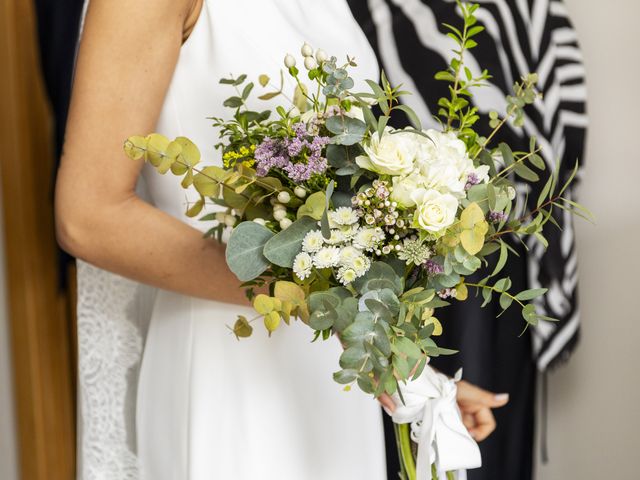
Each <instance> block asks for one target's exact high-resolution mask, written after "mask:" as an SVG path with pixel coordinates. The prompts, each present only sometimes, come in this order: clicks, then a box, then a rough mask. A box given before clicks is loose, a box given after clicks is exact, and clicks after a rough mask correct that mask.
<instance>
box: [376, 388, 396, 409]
mask: <svg viewBox="0 0 640 480" xmlns="http://www.w3.org/2000/svg"><path fill="white" fill-rule="evenodd" d="M378 401H379V402H380V403H381V404H382V406H383V407H384V408H385V409H387V410H388V411H389V412H391V413H393V412H394V411H395V409H396V404H395V402H394V401H393V399H392V398H391V397H390V396H389V395H387V394H386V393H383V394H382V395H380V396H379V397H378Z"/></svg>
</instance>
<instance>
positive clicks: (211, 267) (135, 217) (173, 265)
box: [57, 195, 247, 304]
mask: <svg viewBox="0 0 640 480" xmlns="http://www.w3.org/2000/svg"><path fill="white" fill-rule="evenodd" d="M96 210H97V211H96ZM86 211H87V212H89V211H90V212H92V213H91V215H90V216H89V215H86V216H84V215H83V217H84V218H78V216H77V215H76V216H75V218H74V215H73V214H71V215H68V214H67V215H65V212H64V211H59V212H58V216H57V230H58V238H59V241H60V244H61V245H62V247H63V248H64V249H65V250H67V251H69V252H70V253H71V254H72V255H75V256H77V257H78V258H81V259H83V260H86V261H88V262H89V263H92V264H94V265H96V266H98V267H100V268H104V269H105V270H109V271H112V272H114V273H117V274H120V275H123V276H125V277H128V278H132V279H134V280H137V281H140V282H143V283H146V284H150V285H153V286H156V287H159V288H162V289H166V290H172V291H175V292H179V293H183V294H186V295H190V296H194V297H200V298H205V299H210V300H219V301H225V302H230V303H238V304H246V303H247V300H246V298H245V296H244V293H243V290H242V289H240V288H239V286H240V282H239V281H238V280H237V279H236V278H235V276H234V275H233V273H231V272H230V271H229V269H228V268H227V265H226V262H225V257H224V245H222V244H220V243H219V242H217V241H215V240H212V239H205V238H203V236H202V233H201V232H200V231H198V230H196V229H194V228H192V227H190V226H189V225H187V224H186V223H183V222H181V221H180V220H177V219H175V218H173V217H171V216H170V215H168V214H166V213H165V212H163V211H161V210H159V209H157V208H155V207H153V206H151V205H149V204H147V203H145V202H144V201H142V200H141V199H139V198H138V197H137V196H134V195H132V196H130V197H129V198H127V199H125V200H123V201H122V202H119V203H118V204H115V205H108V206H107V205H105V206H100V207H96V208H95V209H93V208H87V209H86Z"/></svg>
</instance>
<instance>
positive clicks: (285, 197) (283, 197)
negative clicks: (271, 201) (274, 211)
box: [278, 192, 291, 203]
mask: <svg viewBox="0 0 640 480" xmlns="http://www.w3.org/2000/svg"><path fill="white" fill-rule="evenodd" d="M278 201H279V202H280V203H289V202H290V201H291V195H290V194H289V192H280V193H279V194H278Z"/></svg>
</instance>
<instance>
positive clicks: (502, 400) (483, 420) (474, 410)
mask: <svg viewBox="0 0 640 480" xmlns="http://www.w3.org/2000/svg"><path fill="white" fill-rule="evenodd" d="M457 400H458V407H460V412H461V413H462V422H463V423H464V426H465V427H467V430H469V433H470V434H471V436H472V437H473V438H474V439H475V440H477V441H478V442H481V441H482V440H484V439H485V438H487V437H488V436H489V435H491V433H492V432H493V431H494V430H495V429H496V420H495V418H494V417H493V413H492V412H491V410H492V409H494V408H499V407H504V406H505V405H506V404H507V403H508V402H509V395H508V394H506V393H502V394H495V393H491V392H489V391H487V390H483V389H482V388H480V387H477V386H475V385H473V384H471V383H469V382H467V381H465V380H461V381H459V382H458V395H457ZM378 401H379V402H380V403H381V404H382V406H383V407H384V408H385V409H386V410H388V411H389V412H391V413H393V411H394V410H395V408H396V405H395V403H394V401H393V399H392V398H391V397H390V396H389V395H387V394H386V393H383V394H382V395H380V397H378Z"/></svg>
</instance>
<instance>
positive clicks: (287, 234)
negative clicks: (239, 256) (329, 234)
mask: <svg viewBox="0 0 640 480" xmlns="http://www.w3.org/2000/svg"><path fill="white" fill-rule="evenodd" d="M315 228H316V222H315V221H314V219H313V218H311V217H307V216H303V217H301V218H300V219H299V220H296V221H295V222H293V223H292V224H291V226H290V227H289V228H287V229H286V230H282V231H281V232H280V233H278V234H276V235H275V236H272V237H270V238H269V240H268V241H267V243H266V244H265V245H264V252H263V254H264V256H265V257H266V259H267V260H268V261H269V262H271V263H273V264H274V265H278V266H279V267H284V268H291V267H293V259H294V258H295V257H296V255H297V254H298V253H300V250H301V248H302V239H303V238H304V237H305V235H306V234H307V233H309V232H310V231H311V230H315ZM228 248H229V247H227V249H228Z"/></svg>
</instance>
